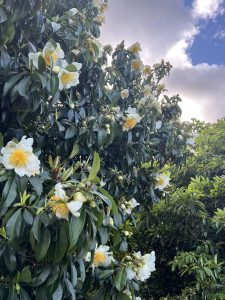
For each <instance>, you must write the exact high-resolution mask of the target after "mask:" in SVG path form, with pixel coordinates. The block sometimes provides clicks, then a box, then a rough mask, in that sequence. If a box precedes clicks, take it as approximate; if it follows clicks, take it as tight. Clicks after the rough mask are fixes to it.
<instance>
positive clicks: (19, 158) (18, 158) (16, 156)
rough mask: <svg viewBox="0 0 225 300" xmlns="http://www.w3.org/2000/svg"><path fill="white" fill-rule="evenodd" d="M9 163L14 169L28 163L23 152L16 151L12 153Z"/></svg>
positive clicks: (26, 156) (20, 150)
mask: <svg viewBox="0 0 225 300" xmlns="http://www.w3.org/2000/svg"><path fill="white" fill-rule="evenodd" d="M9 161H10V163H11V164H12V165H13V166H14V167H25V166H26V164H27V161H28V155H27V153H26V152H25V151H24V150H22V149H16V150H14V151H13V152H12V154H11V156H10V158H9Z"/></svg>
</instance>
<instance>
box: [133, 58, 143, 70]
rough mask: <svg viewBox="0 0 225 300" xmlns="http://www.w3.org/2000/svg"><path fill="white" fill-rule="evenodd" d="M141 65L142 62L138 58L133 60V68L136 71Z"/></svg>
mask: <svg viewBox="0 0 225 300" xmlns="http://www.w3.org/2000/svg"><path fill="white" fill-rule="evenodd" d="M140 66H141V63H140V62H139V61H137V60H135V61H133V62H132V68H133V69H134V70H135V71H138V70H139V69H140Z"/></svg>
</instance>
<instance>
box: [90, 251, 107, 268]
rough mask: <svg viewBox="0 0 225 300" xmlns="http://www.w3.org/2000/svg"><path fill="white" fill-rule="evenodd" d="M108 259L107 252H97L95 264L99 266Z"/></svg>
mask: <svg viewBox="0 0 225 300" xmlns="http://www.w3.org/2000/svg"><path fill="white" fill-rule="evenodd" d="M105 261H106V254H105V253H104V252H102V251H97V252H95V255H94V261H93V262H94V265H95V266H98V265H99V264H101V263H104V262H105Z"/></svg>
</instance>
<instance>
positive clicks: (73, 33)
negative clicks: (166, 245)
mask: <svg viewBox="0 0 225 300" xmlns="http://www.w3.org/2000/svg"><path fill="white" fill-rule="evenodd" d="M106 6H107V3H106V2H103V1H96V0H93V1H91V0H88V1H83V0H72V1H71V0H70V1H67V0H63V1H56V0H54V1H53V0H52V1H51V0H48V1H40V0H37V1H27V0H26V1H22V0H21V1H17V0H16V1H15V0H3V1H1V2H0V32H1V34H0V50H1V57H0V78H1V79H0V105H1V110H0V126H1V133H2V134H1V148H2V150H1V170H0V181H1V183H0V189H1V202H0V222H1V231H0V232H1V233H0V235H1V237H0V257H1V259H0V299H8V300H14V299H18V298H19V299H26V300H29V299H54V300H56V299H57V300H59V299H76V298H77V299H125V300H126V299H135V295H138V293H139V291H138V289H139V282H140V281H142V280H143V281H144V280H145V279H146V278H147V277H149V276H150V273H151V272H150V271H153V270H154V261H153V258H154V255H153V253H151V254H149V253H150V252H151V251H152V250H154V248H152V247H150V248H148V249H147V252H145V253H147V254H148V255H149V256H145V257H144V258H146V259H147V258H148V259H151V260H152V261H148V262H145V261H144V258H142V257H139V254H137V253H136V254H135V253H134V250H135V248H134V245H133V244H132V243H131V239H130V237H131V235H132V232H133V228H134V227H135V225H136V217H135V215H136V213H135V209H134V208H135V206H139V204H141V205H140V206H139V210H146V208H147V209H148V211H149V210H150V207H151V206H152V204H153V203H154V202H155V201H157V200H158V199H159V197H160V195H161V191H160V189H159V188H157V184H159V181H160V178H163V177H159V175H160V174H159V173H158V172H159V169H160V168H162V167H163V166H164V165H165V164H166V163H171V162H175V163H180V162H181V161H183V160H184V159H185V158H186V157H187V156H189V152H190V151H189V152H188V150H186V138H188V137H189V133H188V132H182V128H181V126H180V122H179V117H180V114H181V109H180V107H179V102H180V98H179V96H178V95H177V96H173V97H168V96H167V95H166V89H165V86H164V85H163V84H162V83H161V80H162V79H163V77H165V76H167V75H168V74H169V71H170V69H171V66H170V64H169V63H166V62H164V61H162V62H161V63H159V64H155V65H154V66H153V67H151V68H150V67H149V66H144V65H143V63H142V61H141V60H140V57H139V52H140V51H141V49H140V45H139V44H138V43H136V44H134V45H132V46H131V47H130V48H128V49H126V48H125V46H124V42H121V44H119V45H118V46H117V47H116V49H115V50H113V49H112V47H111V46H110V45H106V46H104V47H102V46H101V45H100V44H99V41H98V40H97V39H98V37H99V35H100V29H99V26H100V25H101V22H102V21H103V19H104V15H103V13H104V10H105V9H106ZM109 57H111V61H112V63H111V64H109V63H108V58H109ZM25 136H26V137H27V138H28V137H29V138H31V139H26V137H25ZM180 136H182V138H180ZM32 142H33V145H32ZM23 147H24V148H23ZM26 155H27V156H26ZM28 160H29V162H30V164H28ZM39 164H40V167H39ZM34 166H35V168H34ZM39 170H40V174H39ZM30 172H31V173H30ZM31 174H32V175H33V176H31ZM137 251H138V249H137ZM143 254H144V252H142V255H143ZM156 256H157V254H156ZM145 266H147V271H146V270H145V272H146V274H144V275H145V276H144V277H143V276H142V277H140V276H139V275H138V274H139V273H140V270H142V268H143V267H145ZM128 270H129V271H128Z"/></svg>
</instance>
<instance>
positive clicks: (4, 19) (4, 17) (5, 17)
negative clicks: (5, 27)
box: [0, 6, 7, 24]
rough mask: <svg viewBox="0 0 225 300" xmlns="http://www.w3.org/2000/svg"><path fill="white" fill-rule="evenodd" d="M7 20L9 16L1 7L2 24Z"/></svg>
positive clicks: (0, 20)
mask: <svg viewBox="0 0 225 300" xmlns="http://www.w3.org/2000/svg"><path fill="white" fill-rule="evenodd" d="M6 20H7V14H6V12H5V11H4V9H3V8H2V7H1V6H0V24H1V23H3V22H5V21H6Z"/></svg>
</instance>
